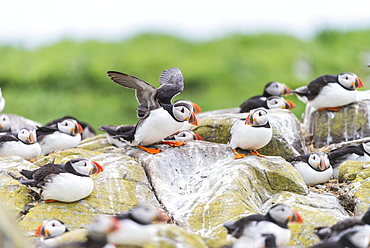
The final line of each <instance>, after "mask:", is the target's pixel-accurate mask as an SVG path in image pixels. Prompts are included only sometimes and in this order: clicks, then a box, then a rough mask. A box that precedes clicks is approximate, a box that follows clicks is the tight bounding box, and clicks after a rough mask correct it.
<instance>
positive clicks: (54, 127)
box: [36, 119, 83, 155]
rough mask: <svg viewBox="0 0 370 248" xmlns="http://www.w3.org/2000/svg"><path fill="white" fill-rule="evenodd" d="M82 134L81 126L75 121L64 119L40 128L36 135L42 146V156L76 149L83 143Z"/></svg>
mask: <svg viewBox="0 0 370 248" xmlns="http://www.w3.org/2000/svg"><path fill="white" fill-rule="evenodd" d="M82 132H83V129H82V127H81V125H80V124H79V123H78V122H77V121H76V120H74V119H64V120H61V121H58V122H55V123H54V122H53V123H52V124H51V125H45V126H42V127H39V128H38V129H37V130H36V134H37V140H38V142H39V143H40V145H41V155H47V154H49V153H51V152H53V151H57V150H63V149H70V148H74V147H76V146H77V145H78V144H79V143H80V141H81V133H82Z"/></svg>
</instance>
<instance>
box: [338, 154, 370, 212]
mask: <svg viewBox="0 0 370 248" xmlns="http://www.w3.org/2000/svg"><path fill="white" fill-rule="evenodd" d="M339 177H341V178H342V179H343V180H346V181H348V183H349V188H350V191H351V192H352V193H353V194H354V196H355V197H356V198H357V199H358V202H359V207H360V209H361V211H362V212H363V213H364V212H366V210H367V209H368V208H369V206H370V162H359V161H346V162H343V163H342V164H341V165H340V167H339Z"/></svg>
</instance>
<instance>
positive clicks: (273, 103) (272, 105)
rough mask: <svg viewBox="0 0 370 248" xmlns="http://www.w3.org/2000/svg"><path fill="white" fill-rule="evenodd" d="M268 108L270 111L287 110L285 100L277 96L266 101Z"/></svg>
mask: <svg viewBox="0 0 370 248" xmlns="http://www.w3.org/2000/svg"><path fill="white" fill-rule="evenodd" d="M266 103H267V107H268V108H269V109H285V108H286V104H285V101H284V98H282V97H279V96H276V97H269V98H268V99H267V100H266Z"/></svg>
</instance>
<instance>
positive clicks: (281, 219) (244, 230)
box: [224, 204, 303, 247]
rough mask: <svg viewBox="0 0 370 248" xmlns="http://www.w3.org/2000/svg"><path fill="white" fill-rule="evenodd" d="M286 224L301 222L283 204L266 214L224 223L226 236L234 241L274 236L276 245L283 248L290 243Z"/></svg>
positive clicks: (297, 214)
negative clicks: (244, 238)
mask: <svg viewBox="0 0 370 248" xmlns="http://www.w3.org/2000/svg"><path fill="white" fill-rule="evenodd" d="M288 222H303V219H302V217H301V215H300V214H299V213H298V212H297V211H296V210H294V209H292V208H290V207H289V206H287V205H284V204H276V205H274V206H272V207H271V208H270V209H269V210H268V212H267V214H265V215H261V214H252V215H249V216H247V217H244V218H241V219H239V220H237V221H228V222H226V223H224V227H225V228H226V229H227V234H228V235H230V236H231V237H233V238H235V239H239V238H241V237H243V236H244V237H249V238H251V239H252V240H258V239H260V238H261V237H262V236H263V235H265V234H273V235H274V236H275V241H276V245H277V246H278V247H285V245H287V244H288V243H289V241H290V236H291V231H290V229H289V227H288Z"/></svg>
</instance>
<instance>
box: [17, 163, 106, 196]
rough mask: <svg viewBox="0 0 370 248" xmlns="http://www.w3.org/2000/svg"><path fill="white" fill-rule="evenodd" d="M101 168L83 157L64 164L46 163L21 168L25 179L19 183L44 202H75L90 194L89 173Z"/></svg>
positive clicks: (90, 182)
mask: <svg viewBox="0 0 370 248" xmlns="http://www.w3.org/2000/svg"><path fill="white" fill-rule="evenodd" d="M102 171H103V168H102V167H101V166H100V165H99V164H98V163H96V162H94V161H90V160H88V159H84V158H77V159H71V160H69V161H68V162H67V163H65V164H64V165H60V164H46V165H44V166H42V167H40V168H38V169H36V170H33V171H30V170H22V171H21V172H20V173H21V174H22V175H23V176H25V177H26V178H27V179H21V181H20V182H21V184H23V185H26V186H28V187H30V188H31V189H32V190H33V191H35V192H37V193H38V194H39V195H40V197H41V198H42V199H43V200H44V201H45V202H55V201H59V202H67V203H69V202H75V201H78V200H81V199H83V198H85V197H87V196H89V195H90V194H91V192H92V191H93V189H94V182H93V180H92V178H91V177H90V175H93V174H98V173H100V172H102Z"/></svg>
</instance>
